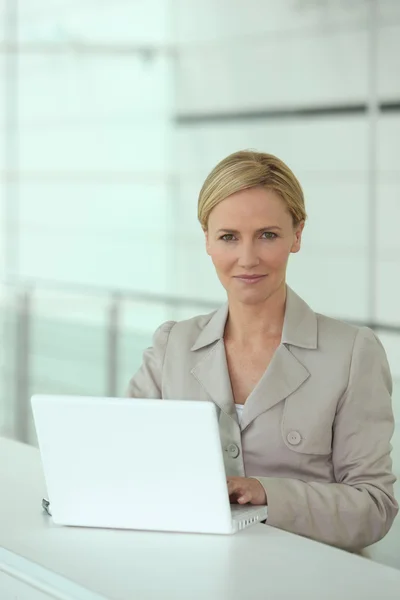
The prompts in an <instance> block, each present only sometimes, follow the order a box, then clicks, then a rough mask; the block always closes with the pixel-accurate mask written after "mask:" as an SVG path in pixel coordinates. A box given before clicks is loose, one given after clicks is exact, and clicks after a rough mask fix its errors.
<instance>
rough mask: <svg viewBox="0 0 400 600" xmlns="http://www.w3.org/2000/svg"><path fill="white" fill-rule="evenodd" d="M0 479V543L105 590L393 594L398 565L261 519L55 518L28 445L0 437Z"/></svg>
mask: <svg viewBox="0 0 400 600" xmlns="http://www.w3.org/2000/svg"><path fill="white" fill-rule="evenodd" d="M0 489H1V504H0V506H1V512H0V545H1V546H2V547H3V548H5V549H6V550H8V551H11V552H12V553H15V554H17V555H19V556H22V557H24V558H25V559H28V561H29V562H27V561H21V564H22V565H24V564H25V565H31V566H33V567H35V565H40V566H41V567H45V569H46V572H53V573H56V574H58V575H61V576H62V577H64V578H66V579H67V580H68V581H71V582H73V583H74V584H77V585H79V586H82V587H83V588H85V589H87V590H89V591H90V592H92V593H97V594H99V595H101V596H103V597H105V598H107V599H110V600H133V599H134V598H138V599H140V600H150V599H151V600H154V599H162V600H169V599H171V600H172V599H173V600H180V599H185V600H186V599H187V598H191V599H193V600H197V599H207V600H214V599H215V600H225V599H226V600H228V599H229V600H236V599H237V600H239V599H240V600H243V598H249V599H252V600H258V599H260V600H261V599H263V600H265V599H266V598H271V599H282V600H283V599H285V600H286V599H287V598H290V597H297V598H307V599H308V600H313V599H315V600H320V599H321V598H323V599H324V600H331V599H332V600H333V599H335V600H336V599H340V600H347V599H348V600H354V598H363V600H366V599H371V600H372V599H374V600H376V598H380V599H382V600H389V599H390V600H392V599H393V600H395V599H397V600H398V598H400V571H398V570H395V569H392V568H389V567H385V566H382V565H379V564H376V563H373V562H372V561H369V560H367V559H364V558H361V557H359V556H354V555H351V554H348V553H346V552H342V551H340V550H336V549H334V548H330V547H328V546H324V545H322V544H318V543H316V542H312V541H310V540H307V539H304V538H301V537H297V536H294V535H292V534H289V533H286V532H283V531H280V530H278V529H274V528H272V527H268V526H265V525H256V526H253V527H250V528H248V529H246V530H244V531H241V532H239V533H237V534H235V535H233V536H212V535H191V534H172V533H152V532H151V533H148V532H137V531H113V530H96V529H85V528H66V527H60V526H56V525H54V524H53V523H52V521H51V519H50V518H49V517H48V516H47V515H45V514H43V512H42V510H41V498H42V497H43V495H44V489H45V485H44V480H43V474H42V469H41V463H40V456H39V453H38V451H37V450H36V449H35V448H32V447H29V446H25V445H23V444H19V443H16V442H12V441H9V440H4V439H1V438H0ZM32 563H33V565H32ZM21 568H22V569H23V568H25V567H24V566H22V567H21ZM66 583H67V582H66V580H63V579H59V583H58V584H57V585H60V586H63V585H66ZM69 593H70V594H71V595H70V596H69V597H71V598H75V597H76V598H78V597H79V598H81V597H83V596H84V595H83V596H82V595H79V594H78V593H76V596H74V595H73V592H72V588H70V592H69ZM63 597H64V596H63ZM92 597H94V596H92V594H90V593H88V594H87V598H88V599H89V598H92Z"/></svg>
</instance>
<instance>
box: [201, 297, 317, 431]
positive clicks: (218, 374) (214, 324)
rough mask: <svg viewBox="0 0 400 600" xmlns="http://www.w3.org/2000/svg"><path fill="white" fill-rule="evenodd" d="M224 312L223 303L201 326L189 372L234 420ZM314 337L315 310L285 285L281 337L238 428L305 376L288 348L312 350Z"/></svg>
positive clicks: (275, 402)
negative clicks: (225, 341)
mask: <svg viewBox="0 0 400 600" xmlns="http://www.w3.org/2000/svg"><path fill="white" fill-rule="evenodd" d="M227 316H228V305H227V304H226V305H224V306H223V307H222V308H220V309H219V310H217V311H216V312H215V313H213V315H212V316H211V318H210V320H209V321H208V323H206V325H205V326H204V328H203V329H202V330H201V332H200V334H199V336H198V338H197V340H196V342H195V343H194V345H193V346H192V348H191V350H192V351H193V352H196V354H198V361H197V363H196V365H195V366H194V368H193V369H192V371H191V373H192V375H193V376H194V377H195V378H196V379H197V381H198V382H199V383H200V385H201V386H202V387H203V389H204V390H205V391H206V392H207V394H208V396H209V397H210V398H211V400H212V401H213V402H215V404H217V405H218V406H219V407H220V409H221V410H222V411H223V412H224V413H226V414H228V415H230V416H231V417H232V418H233V419H234V420H235V421H237V415H236V410H235V404H234V399H233V393H232V387H231V382H230V379H229V372H228V365H227V361H226V354H225V345H224V330H225V324H226V319H227ZM317 338H318V330H317V317H316V315H315V313H314V312H313V311H312V310H311V308H310V307H309V306H308V305H307V304H306V303H305V302H304V301H303V300H302V299H301V298H299V296H297V294H295V293H294V292H293V291H292V290H291V289H290V288H289V287H287V294H286V308H285V319H284V324H283V332H282V341H281V344H280V345H279V347H278V349H277V350H276V352H275V354H274V356H273V358H272V360H271V363H270V364H269V367H268V368H267V370H266V371H265V373H264V375H263V376H262V378H261V379H260V381H259V382H258V384H257V385H256V387H255V388H254V390H253V392H252V393H251V394H250V396H249V398H248V399H247V401H246V403H245V405H244V409H243V415H242V424H241V429H242V430H243V429H245V428H246V427H247V426H248V425H249V424H250V423H251V422H252V421H254V419H255V418H256V417H257V416H258V415H260V414H261V413H263V412H265V411H266V410H269V409H270V408H272V407H273V406H275V405H276V404H277V403H278V402H281V401H282V400H284V399H285V398H287V397H288V396H290V394H293V392H295V391H296V390H297V389H298V388H299V387H300V386H301V385H302V384H303V383H304V382H305V381H306V379H308V377H309V376H310V373H309V372H308V370H307V369H306V368H305V366H304V365H303V364H302V363H301V362H300V360H299V359H298V358H296V356H295V355H294V354H293V353H292V352H291V350H290V348H291V346H295V347H299V348H305V349H308V350H314V349H316V348H317Z"/></svg>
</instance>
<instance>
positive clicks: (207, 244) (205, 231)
mask: <svg viewBox="0 0 400 600" xmlns="http://www.w3.org/2000/svg"><path fill="white" fill-rule="evenodd" d="M203 232H204V238H205V240H206V252H207V254H208V255H210V240H209V236H208V230H207V229H203Z"/></svg>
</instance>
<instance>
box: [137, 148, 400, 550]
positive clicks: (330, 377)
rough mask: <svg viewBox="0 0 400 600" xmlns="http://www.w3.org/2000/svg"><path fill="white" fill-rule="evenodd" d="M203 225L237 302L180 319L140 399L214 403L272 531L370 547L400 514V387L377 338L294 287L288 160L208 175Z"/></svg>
mask: <svg viewBox="0 0 400 600" xmlns="http://www.w3.org/2000/svg"><path fill="white" fill-rule="evenodd" d="M198 216H199V220H200V223H201V225H202V228H203V230H204V233H205V239H206V248H207V253H208V254H209V255H210V257H211V259H212V261H213V263H214V266H215V269H216V272H217V274H218V277H219V279H220V281H221V283H222V285H223V286H224V288H225V290H226V292H227V296H228V304H227V305H226V306H224V307H222V308H221V309H219V310H217V311H216V312H214V313H212V314H210V315H206V316H198V317H195V318H193V319H190V320H187V321H182V322H178V323H175V322H171V321H170V322H167V323H165V324H164V325H162V326H161V327H160V328H159V329H158V330H157V332H156V333H155V335H154V342H153V347H152V348H150V349H148V350H147V351H146V352H145V353H144V361H143V365H142V367H141V369H140V370H139V372H138V373H137V374H136V376H134V377H133V378H132V380H131V382H130V386H129V395H130V396H131V397H148V398H171V399H185V400H209V401H210V400H211V401H213V402H215V404H217V406H218V407H219V408H220V412H219V427H220V434H221V441H222V446H223V450H224V460H225V469H226V473H227V481H228V489H229V493H230V496H231V499H232V501H236V502H239V503H242V504H245V503H251V504H267V505H268V521H267V522H268V524H269V525H272V526H275V527H279V528H281V529H285V530H287V531H291V532H293V533H296V534H299V535H303V536H307V537H310V538H312V539H315V540H319V541H321V542H325V543H327V544H331V545H334V546H338V547H341V548H346V549H349V550H359V549H361V548H363V547H365V546H368V545H370V544H372V543H374V542H376V541H378V540H379V539H381V538H382V537H383V536H384V535H385V534H386V533H387V531H388V530H389V528H390V526H391V525H392V522H393V520H394V518H395V516H396V514H397V511H398V505H397V503H396V500H395V498H394V496H393V483H394V482H395V477H394V476H393V474H392V469H391V459H390V451H391V446H390V438H391V436H392V433H393V427H394V420H393V414H392V408H391V377H390V371H389V366H388V363H387V360H386V356H385V352H384V350H383V348H382V346H381V344H380V342H379V341H378V340H377V338H376V337H375V335H374V333H373V332H372V331H371V330H370V329H367V328H365V327H363V328H358V327H354V326H352V325H348V324H346V323H342V322H341V321H337V320H335V319H331V318H329V317H326V316H323V315H320V314H316V313H314V312H313V311H312V310H311V308H310V307H309V306H308V305H307V304H306V303H305V302H304V301H303V300H302V299H301V298H299V297H298V296H297V295H296V294H295V293H294V292H293V291H292V290H291V289H290V288H289V287H287V285H286V282H285V278H286V267H287V263H288V259H289V255H290V254H291V253H294V252H298V251H299V250H300V245H301V237H302V233H303V228H304V223H305V219H306V213H305V208H304V197H303V192H302V189H301V187H300V184H299V182H298V181H297V179H296V177H295V176H294V174H293V173H292V172H291V171H290V169H289V168H288V167H287V166H286V165H285V164H284V163H283V162H282V161H280V160H279V159H278V158H276V157H274V156H271V155H268V154H263V153H257V152H237V153H235V154H232V155H231V156H228V157H227V158H226V159H224V160H223V161H221V162H220V163H219V164H218V165H217V166H216V167H215V169H214V170H213V171H212V172H211V173H210V175H209V176H208V177H207V179H206V181H205V183H204V185H203V187H202V189H201V192H200V196H199V202H198Z"/></svg>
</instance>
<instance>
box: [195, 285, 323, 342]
mask: <svg viewBox="0 0 400 600" xmlns="http://www.w3.org/2000/svg"><path fill="white" fill-rule="evenodd" d="M228 311H229V309H228V304H224V305H223V306H221V308H219V309H218V310H217V311H216V312H214V313H213V314H212V316H211V318H210V320H209V321H208V323H207V324H206V325H205V327H204V328H203V329H202V331H201V333H200V335H199V336H198V338H197V340H196V342H195V343H194V344H193V346H192V348H191V350H192V351H195V350H199V349H200V348H205V347H206V346H209V345H210V344H213V343H214V342H217V341H218V340H222V339H223V337H224V331H225V324H226V320H227V318H228ZM282 344H290V345H292V346H298V347H299V348H308V349H310V350H312V349H316V348H317V346H318V328H317V316H316V314H315V312H314V311H313V310H312V309H311V308H310V307H309V306H308V304H307V303H306V302H304V300H302V299H301V298H300V297H299V296H298V295H297V294H296V293H295V292H294V291H293V290H292V289H291V288H290V287H289V286H286V308H285V318H284V322H283V331H282Z"/></svg>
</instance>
